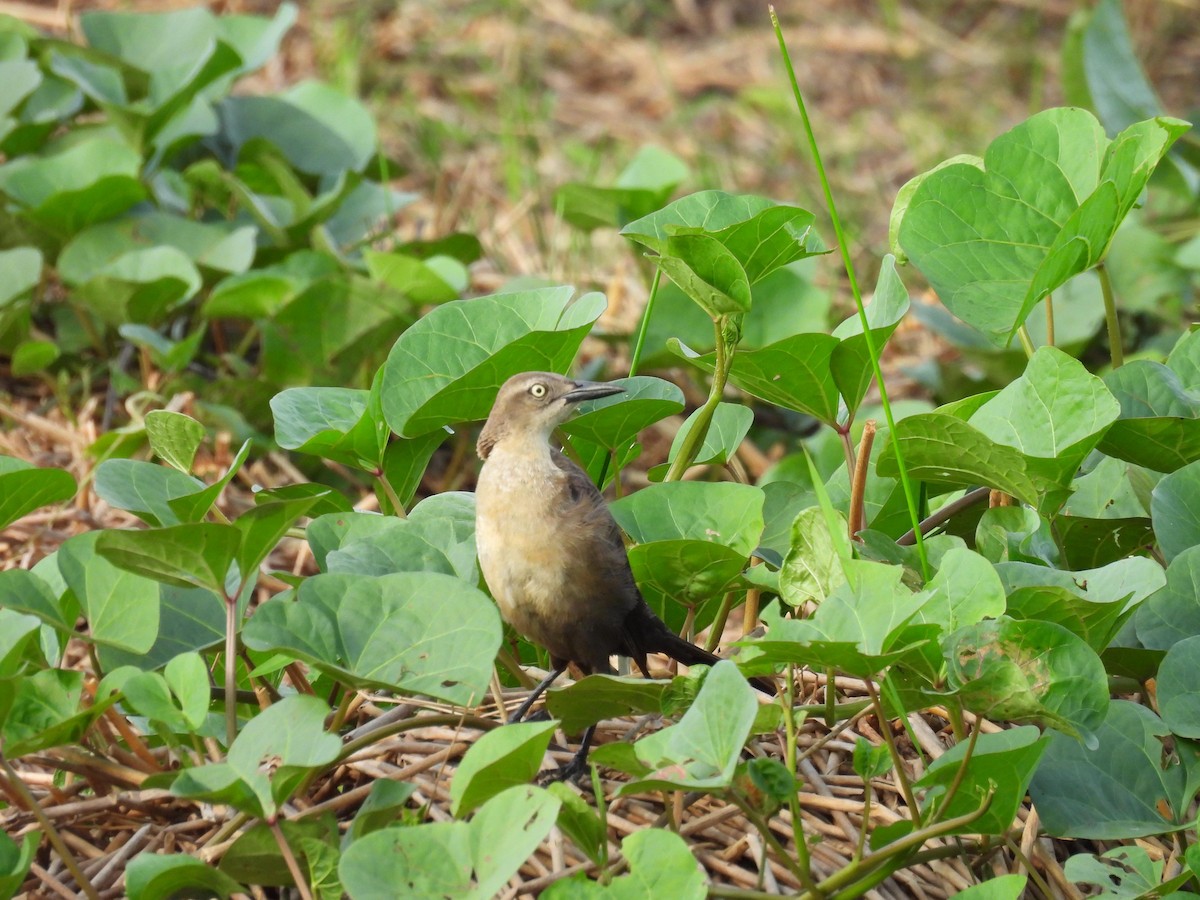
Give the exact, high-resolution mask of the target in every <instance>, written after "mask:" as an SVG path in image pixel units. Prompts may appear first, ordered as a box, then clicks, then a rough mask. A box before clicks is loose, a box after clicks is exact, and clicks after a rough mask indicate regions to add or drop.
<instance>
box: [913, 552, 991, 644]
mask: <svg viewBox="0 0 1200 900" xmlns="http://www.w3.org/2000/svg"><path fill="white" fill-rule="evenodd" d="M927 592H928V593H929V595H930V596H929V599H928V600H927V601H926V602H925V603H924V605H923V606H922V607H921V609H920V610H919V611H918V612H917V615H916V617H915V618H914V619H913V621H914V622H928V623H931V624H934V625H939V626H940V627H942V628H943V629H945V630H946V631H954V630H956V629H958V628H961V627H962V626H964V625H974V624H976V623H978V622H981V621H983V620H984V619H987V618H996V617H997V616H1000V615H1003V613H1004V610H1005V598H1004V585H1003V584H1002V583H1001V581H1000V576H999V575H998V574H996V568H995V567H994V566H993V565H992V564H991V563H990V562H988V561H987V560H986V559H984V558H983V557H982V556H980V555H979V554H978V553H975V552H974V551H971V550H967V549H965V548H961V547H956V548H954V549H951V550H948V551H946V554H945V555H944V556H943V557H942V560H941V563H940V564H939V565H938V570H937V574H936V575H934V577H933V579H932V580H931V581H930V582H929V584H928V585H927Z"/></svg>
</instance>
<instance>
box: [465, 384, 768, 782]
mask: <svg viewBox="0 0 1200 900" xmlns="http://www.w3.org/2000/svg"><path fill="white" fill-rule="evenodd" d="M622 390H623V389H622V388H620V387H616V386H614V385H611V384H599V383H595V382H588V381H573V380H571V379H569V378H564V377H563V376H561V375H555V374H552V373H549V372H525V373H523V374H520V375H514V376H513V377H512V378H510V379H508V381H506V382H505V383H504V385H503V386H502V387H501V388H500V393H499V394H498V395H497V397H496V402H495V405H494V406H493V407H492V412H491V415H490V416H488V420H487V423H486V424H485V425H484V426H483V431H482V432H481V433H480V435H479V443H478V445H477V450H478V453H479V457H480V458H481V459H482V460H483V461H484V463H483V469H482V470H481V471H480V473H479V482H478V485H477V486H476V488H475V540H476V543H477V545H478V549H479V565H480V568H481V569H482V570H483V577H484V580H485V581H486V582H487V585H488V587H489V588H490V589H491V592H492V596H493V597H495V598H496V603H497V604H498V605H499V607H500V613H501V615H503V616H504V618H505V620H506V621H508V622H509V623H510V624H511V625H512V626H513V627H514V628H515V629H516V630H517V631H518V632H520V633H521V634H522V635H524V636H525V637H526V638H528V639H530V640H532V641H535V642H537V643H538V644H541V645H542V646H543V647H545V648H546V649H547V650H548V651H549V652H550V661H551V668H552V671H551V672H550V675H549V676H548V677H547V678H546V679H544V680H543V681H542V683H541V684H539V685H538V686H537V687H536V688H534V690H533V691H532V693H531V694H530V695H529V697H528V699H526V701H525V702H524V703H523V704H522V705H521V706H520V708H519V709H518V710H517V711H516V712H515V713H514V714H513V716H512V717H511V718H510V721H514V722H515V721H520V720H521V718H522V717H523V716H524V715H525V713H526V712H528V710H529V708H530V707H531V706H532V705H533V703H534V702H535V701H536V700H537V698H538V697H539V696H540V695H541V693H542V692H543V691H544V690H545V689H546V688H547V687H549V686H550V684H551V683H552V682H553V681H554V679H555V678H557V677H558V676H559V675H561V674H562V673H563V671H565V670H566V668H567V665H568V664H569V663H574V664H575V665H576V666H577V667H578V668H579V669H580V670H581V671H582V672H583V673H584V674H591V673H593V672H601V673H609V674H611V673H612V671H613V669H612V664H611V663H610V661H609V658H610V657H611V656H613V655H614V654H619V655H621V656H628V657H630V658H631V659H633V661H634V662H635V663H637V666H638V668H639V669H641V671H642V674H643V675H646V676H647V677H649V669H648V667H647V665H646V654H648V653H665V654H667V655H668V656H670V657H672V658H673V659H676V660H678V661H679V662H681V663H684V664H685V665H698V664H703V665H713V664H715V663H716V662H718V658H717V657H716V656H713V655H712V654H711V653H708V652H707V651H705V650H702V649H701V648H700V647H697V646H696V645H695V644H692V643H691V642H690V641H685V640H684V639H683V638H681V637H679V635H677V634H675V633H674V632H673V631H671V629H670V628H668V627H667V626H666V624H665V623H664V622H663V621H662V620H661V619H659V618H658V616H656V615H655V614H654V613H653V612H652V611H651V610H650V607H649V606H647V605H646V601H645V600H644V599H643V598H642V595H641V593H640V592H639V591H638V588H637V584H636V583H635V582H634V579H633V572H632V571H631V570H630V568H629V557H628V555H627V554H626V550H625V544H624V542H623V541H622V539H621V531H620V529H619V528H618V527H617V523H616V521H615V520H614V519H613V517H612V513H610V512H609V510H608V505H607V504H606V503H605V501H604V498H603V496H601V494H600V491H599V490H597V489H596V486H595V485H594V484H592V480H591V479H590V478H589V477H588V476H587V473H586V472H584V471H583V469H581V468H579V466H577V465H576V464H575V463H574V462H572V461H571V460H569V459H568V458H567V457H566V456H564V455H563V454H562V453H560V452H559V451H558V450H555V449H553V448H552V447H551V445H550V438H551V434H552V433H553V431H554V429H555V428H556V427H557V426H558V425H559V424H560V423H562V422H563V421H564V420H566V419H567V418H568V417H569V416H570V415H571V413H572V411H573V410H574V408H575V405H576V404H577V403H579V402H580V401H582V400H594V399H596V398H597V397H607V396H610V395H612V394H617V393H620V392H621V391H622ZM752 683H753V684H754V686H755V687H757V688H758V689H759V690H761V691H764V692H767V693H772V694H773V693H775V687H774V685H773V684H771V682H769V681H767V680H765V679H757V678H756V679H753V682H752ZM594 729H595V726H594V725H593V726H592V727H591V728H589V729H588V730H587V731H585V732H584V735H583V739H582V741H581V746H580V749H579V753H578V754H577V755H576V757H575V759H574V760H572V763H571V764H570V765H569V766H568V767H567V770H566V771H565V773H564V777H571V776H573V775H575V774H577V773H579V772H582V771H583V769H584V766H585V763H586V759H587V751H588V746H589V745H590V743H591V738H592V732H593V731H594Z"/></svg>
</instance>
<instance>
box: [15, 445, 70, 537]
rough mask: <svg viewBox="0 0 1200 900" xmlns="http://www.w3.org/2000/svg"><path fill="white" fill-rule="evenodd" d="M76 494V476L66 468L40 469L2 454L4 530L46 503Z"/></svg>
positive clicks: (67, 498)
mask: <svg viewBox="0 0 1200 900" xmlns="http://www.w3.org/2000/svg"><path fill="white" fill-rule="evenodd" d="M74 496H75V479H74V478H72V477H71V475H70V473H68V472H66V471H64V470H62V469H39V468H36V467H34V466H31V465H29V464H28V463H26V462H23V461H21V460H17V459H14V458H12V457H0V529H2V528H7V527H8V526H9V525H11V524H12V523H13V522H15V521H17V519H20V518H21V517H22V516H26V515H28V514H29V513H31V512H33V511H34V510H35V509H38V508H39V507H42V506H49V505H50V504H51V503H61V502H63V501H64V500H70V499H71V498H72V497H74Z"/></svg>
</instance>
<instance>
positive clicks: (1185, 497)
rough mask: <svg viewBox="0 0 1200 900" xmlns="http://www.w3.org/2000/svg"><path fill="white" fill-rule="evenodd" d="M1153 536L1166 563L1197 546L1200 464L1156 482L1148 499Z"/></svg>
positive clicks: (1199, 523) (1199, 514) (1194, 463)
mask: <svg viewBox="0 0 1200 900" xmlns="http://www.w3.org/2000/svg"><path fill="white" fill-rule="evenodd" d="M1150 518H1151V519H1152V520H1153V522H1154V534H1155V536H1156V537H1157V538H1158V546H1159V548H1160V549H1161V550H1162V553H1163V556H1165V557H1166V559H1167V562H1170V561H1171V560H1172V559H1174V558H1175V557H1176V556H1178V555H1179V554H1180V553H1182V552H1183V551H1184V550H1186V549H1188V548H1189V547H1194V546H1196V545H1197V544H1200V460H1197V461H1196V462H1193V463H1188V465H1186V466H1184V467H1183V468H1181V469H1178V470H1176V471H1174V472H1172V473H1171V474H1170V475H1168V476H1167V477H1166V478H1164V479H1163V480H1162V481H1160V482H1159V483H1158V484H1157V485H1156V486H1155V488H1154V492H1153V493H1152V494H1151V495H1150Z"/></svg>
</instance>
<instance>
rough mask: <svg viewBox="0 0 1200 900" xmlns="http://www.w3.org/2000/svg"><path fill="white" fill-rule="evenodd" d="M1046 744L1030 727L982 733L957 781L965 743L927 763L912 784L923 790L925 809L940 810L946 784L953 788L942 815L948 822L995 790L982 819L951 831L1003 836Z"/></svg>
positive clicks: (967, 811)
mask: <svg viewBox="0 0 1200 900" xmlns="http://www.w3.org/2000/svg"><path fill="white" fill-rule="evenodd" d="M1046 745H1047V739H1046V738H1045V737H1043V736H1042V735H1041V734H1040V733H1039V732H1038V729H1037V728H1034V727H1033V726H1031V725H1027V726H1023V727H1019V728H1010V729H1007V730H1005V731H1001V732H998V733H996V734H981V735H979V737H978V738H977V739H976V741H975V747H974V750H973V751H972V752H971V758H970V760H969V761H968V762H967V768H966V773H965V774H964V775H962V776H961V781H960V780H959V779H960V776H959V770H960V769H961V767H962V763H963V757H964V756H965V755H966V751H967V747H968V742H967V741H960V742H959V743H957V744H955V745H954V746H953V747H951V748H950V749H949V750H947V751H946V752H945V753H943V754H942V755H941V756H939V757H938V758H937V759H935V760H934V761H933V762H931V763H930V764H929V768H928V769H926V770H925V774H924V775H922V776H921V778H920V779H919V780H918V781H916V782H915V783H914V785H913V786H914V787H917V788H922V789H925V790H927V791H928V793H926V795H925V798H924V801H923V806H924V808H925V809H926V810H927V811H928V810H930V809H940V808H941V803H942V799H943V798H944V797H945V795H946V792H947V791H948V790H949V789H950V785H951V784H956V786H957V790H956V792H955V795H954V798H953V799H952V800H951V801H950V805H949V807H948V808H947V809H946V811H945V813H944V817H945V818H947V819H950V818H955V817H957V816H964V815H967V814H968V813H972V812H974V811H975V810H977V809H979V807H980V806H982V805H983V801H984V799H985V798H986V797H987V795H988V793H989V792H994V793H993V796H992V803H991V806H989V807H988V811H987V812H986V813H984V814H983V816H982V817H980V818H979V819H976V820H975V821H974V822H972V823H971V824H969V825H964V826H962V828H961V829H960V830H959V831H958V832H951V833H952V834H953V833H970V834H1005V833H1006V832H1007V831H1008V830H1009V828H1011V827H1012V824H1013V819H1014V818H1016V815H1017V810H1018V809H1020V807H1021V804H1022V802H1024V800H1025V791H1026V790H1027V789H1028V788H1029V782H1030V780H1031V779H1032V778H1033V773H1034V771H1035V770H1036V769H1037V765H1038V760H1040V759H1041V758H1042V754H1043V753H1044V752H1045V750H1046Z"/></svg>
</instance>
